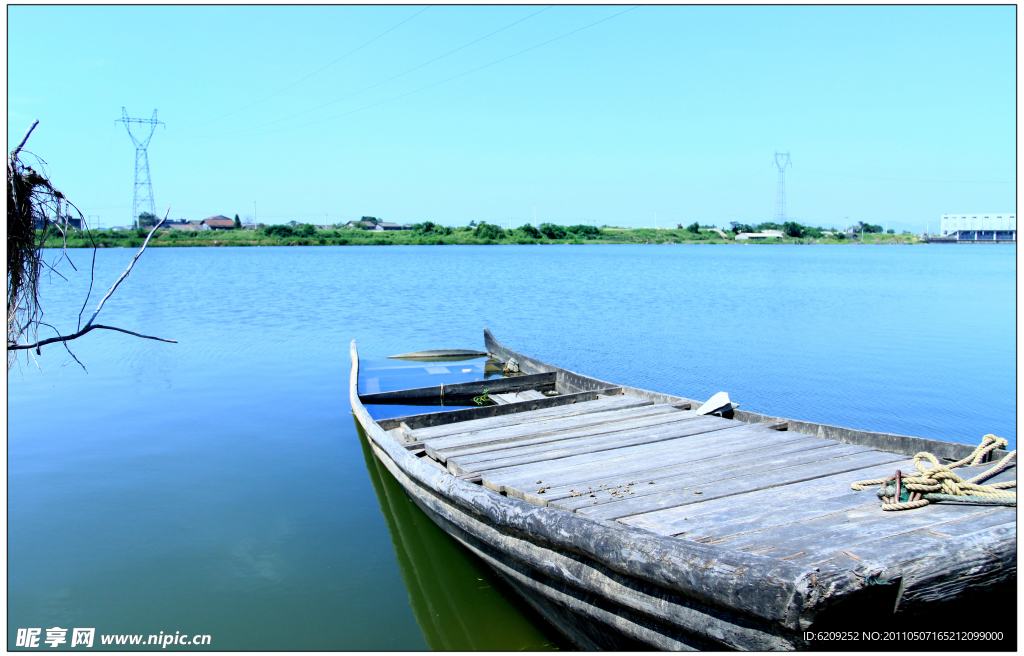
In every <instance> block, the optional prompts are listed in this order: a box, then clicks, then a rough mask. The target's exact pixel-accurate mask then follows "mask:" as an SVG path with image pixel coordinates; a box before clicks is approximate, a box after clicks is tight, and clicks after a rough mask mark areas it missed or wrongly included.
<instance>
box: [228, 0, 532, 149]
mask: <svg viewBox="0 0 1024 656" xmlns="http://www.w3.org/2000/svg"><path fill="white" fill-rule="evenodd" d="M548 9H551V5H548V6H547V7H544V8H543V9H541V10H540V11H537V12H534V13H532V14H530V15H529V16H526V17H524V18H520V19H519V20H517V21H515V22H513V23H509V24H508V25H506V26H505V27H502V28H500V29H497V30H494V31H493V32H491V33H490V34H487V35H485V36H482V37H480V38H479V39H475V40H473V41H470V42H469V43H467V44H465V45H462V46H459V47H458V48H456V49H454V50H450V51H448V52H446V53H445V54H443V55H439V56H437V57H434V58H433V59H431V60H430V61H427V62H424V63H422V64H419V65H418V66H413V67H412V68H410V69H409V70H407V71H403V72H402V73H399V74H398V75H393V76H391V77H389V78H388V79H386V80H382V81H380V82H377V83H376V84H371V85H370V86H368V87H363V88H362V89H360V90H359V91H353V92H352V93H350V94H348V95H347V96H342V97H341V98H335V99H334V100H331V101H329V102H326V103H324V104H322V105H319V106H317V107H313V108H311V109H307V110H305V111H301V112H299V113H298V114H292V115H291V116H287V117H285V118H279V119H277V120H276V121H270V122H269V123H264V124H263V125H255V126H252V127H248V128H242V129H241V130H236V131H234V132H224V133H221V134H220V135H215V136H226V135H231V134H239V133H241V132H248V131H249V130H259V129H260V128H265V127H269V126H271V125H276V124H277V123H281V122H282V121H290V120H291V119H293V118H298V117H299V116H302V115H304V114H308V113H310V112H315V111H316V110H318V109H323V108H324V107H328V106H330V105H333V104H335V103H338V102H341V101H342V100H347V99H349V98H351V97H352V96H357V95H359V94H361V93H363V92H364V91H369V90H370V89H374V88H376V87H379V86H380V85H382V84H387V83H388V82H391V81H392V80H395V79H398V78H400V77H402V76H403V75H406V74H408V73H412V72H413V71H415V70H418V69H421V68H423V67H424V66H427V65H428V64H433V63H434V62H436V61H437V60H439V59H444V58H445V57H447V56H448V55H453V54H455V53H456V52H458V51H460V50H464V49H466V48H468V47H469V46H471V45H473V44H475V43H480V42H481V41H483V40H484V39H489V38H490V37H492V36H494V35H495V34H497V33H499V32H504V31H505V30H507V29H509V28H510V27H514V26H516V25H518V24H519V23H522V22H523V21H525V20H529V19H530V18H533V17H534V16H536V15H537V14H540V13H542V12H545V11H547V10H548Z"/></svg>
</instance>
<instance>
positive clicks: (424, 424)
mask: <svg viewBox="0 0 1024 656" xmlns="http://www.w3.org/2000/svg"><path fill="white" fill-rule="evenodd" d="M621 394H622V390H621V389H616V388H612V389H608V390H605V391H604V392H603V393H601V392H582V393H580V394H563V395H561V396H552V397H550V398H547V399H537V400H536V401H523V402H522V403H509V404H508V405H503V406H502V405H487V406H482V407H473V408H459V409H458V410H444V411H441V412H427V413H423V414H419V415H407V416H404V417H392V418H387V419H379V420H377V425H378V426H380V427H381V428H383V429H384V430H390V429H392V428H395V427H396V426H398V425H399V424H400V423H402V422H405V423H406V424H408V425H409V426H410V427H411V428H412V429H414V430H422V429H424V428H428V427H436V428H438V429H439V431H440V434H443V433H444V432H445V431H446V430H447V429H445V428H443V427H444V426H447V425H448V424H455V423H459V422H470V421H478V420H480V419H486V418H491V417H506V418H507V416H508V415H518V414H519V413H526V412H537V411H542V410H556V409H558V408H561V409H562V410H565V408H563V407H562V406H570V405H573V406H575V405H576V404H580V403H587V402H592V401H597V400H602V401H608V400H610V399H608V398H607V397H618V399H623V398H625V397H622V396H621ZM617 403H618V405H612V407H622V405H623V404H629V403H635V401H634V400H629V401H622V400H618V401H617ZM570 411H571V410H570ZM590 411H591V410H590V408H589V407H588V409H586V410H583V411H582V412H590ZM510 421H511V423H516V422H517V421H523V419H520V418H515V419H511V420H510ZM416 439H418V440H422V439H423V438H422V437H417V438H416Z"/></svg>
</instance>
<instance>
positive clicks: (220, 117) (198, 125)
mask: <svg viewBox="0 0 1024 656" xmlns="http://www.w3.org/2000/svg"><path fill="white" fill-rule="evenodd" d="M431 6H432V5H427V6H426V7H424V8H423V9H421V10H419V11H418V12H416V13H415V14H413V15H412V16H410V17H408V18H406V19H405V20H403V21H402V22H400V23H399V24H398V25H395V26H394V27H391V28H389V29H387V30H384V31H383V32H381V33H380V34H378V35H377V36H375V37H373V38H372V39H370V40H369V41H367V42H366V43H364V44H363V45H361V46H359V47H357V48H354V49H352V50H350V51H348V52H347V53H345V54H344V55H342V56H341V57H338V58H337V59H335V60H334V61H332V62H331V63H330V64H327V65H326V66H323V67H321V68H318V69H317V70H315V71H313V72H312V73H310V74H309V75H307V76H305V77H303V78H300V79H298V80H296V81H295V82H292V83H291V84H289V85H288V86H286V87H282V88H280V89H278V90H277V91H275V92H274V93H272V94H270V95H269V96H265V97H263V98H260V99H259V100H257V101H256V102H253V103H249V104H248V105H246V106H245V107H241V108H239V109H236V110H234V111H232V112H228V113H227V114H224V115H223V116H218V117H217V118H212V119H210V120H209V121H204V122H202V123H196V124H195V125H190V126H188V127H185V128H181V130H191V129H192V128H197V127H200V126H203V125H207V124H209V123H213V122H214V121H219V120H221V119H222V118H227V117H228V116H233V115H234V114H237V113H238V112H241V111H244V110H246V109H249V108H250V107H253V106H255V105H258V104H260V103H261V102H263V101H264V100H269V99H271V98H273V97H274V96H276V95H277V94H279V93H281V92H282V91H287V90H288V89H291V88H292V87H294V86H295V85H296V84H299V83H300V82H304V81H306V80H308V79H309V78H311V77H313V76H314V75H316V74H317V73H320V72H321V71H324V70H326V69H328V68H330V67H331V66H334V65H335V64H337V63H338V62H340V61H341V60H342V59H345V58H346V57H348V56H349V55H353V54H355V53H356V52H358V51H360V50H362V49H363V48H365V47H366V46H368V45H370V44H371V43H373V42H374V41H376V40H377V39H380V38H381V37H383V36H384V35H386V34H388V33H389V32H393V31H395V30H397V29H398V28H399V27H401V26H402V25H405V24H406V23H408V22H409V21H411V20H412V19H414V18H416V17H417V16H419V15H420V14H422V13H423V12H425V11H426V10H428V9H430V7H431Z"/></svg>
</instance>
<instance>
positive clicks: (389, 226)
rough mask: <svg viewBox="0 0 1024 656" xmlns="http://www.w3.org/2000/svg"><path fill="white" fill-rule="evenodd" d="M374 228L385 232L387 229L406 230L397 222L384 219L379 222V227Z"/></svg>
mask: <svg viewBox="0 0 1024 656" xmlns="http://www.w3.org/2000/svg"><path fill="white" fill-rule="evenodd" d="M374 230H376V231H377V232H384V231H385V230H405V228H403V227H402V226H401V225H399V224H397V223H386V222H383V221H382V222H380V223H378V224H377V227H376V228H374Z"/></svg>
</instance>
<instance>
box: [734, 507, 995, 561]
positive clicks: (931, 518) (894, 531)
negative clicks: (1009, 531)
mask: <svg viewBox="0 0 1024 656" xmlns="http://www.w3.org/2000/svg"><path fill="white" fill-rule="evenodd" d="M990 508H991V507H990V506H982V507H979V506H968V505H959V504H948V505H945V504H932V505H928V506H925V507H924V508H918V509H916V510H913V511H902V512H887V511H885V510H882V509H881V507H880V504H878V503H869V504H865V505H861V506H857V507H856V508H850V509H847V510H843V511H840V512H835V513H831V514H829V515H825V516H822V517H815V518H813V519H808V520H805V521H798V522H793V523H790V524H784V525H781V526H773V527H769V528H766V529H762V530H759V531H754V532H750V533H743V534H739V535H734V536H732V537H729V538H724V539H722V540H716V541H715V542H714V544H715V545H716V546H717V545H725V546H726V547H727V548H731V549H736V550H738V551H758V552H759V553H764V554H766V555H769V556H778V557H787V556H793V555H794V554H797V553H800V552H803V553H804V554H805V555H808V556H810V557H811V559H817V556H816V554H818V555H820V554H823V553H825V552H832V551H835V550H836V549H850V548H852V547H854V546H856V545H858V544H860V543H862V542H868V541H871V540H877V539H883V538H887V537H890V536H893V535H898V534H900V533H906V532H908V531H912V530H914V529H919V528H927V527H930V526H933V525H935V524H938V523H940V522H945V521H950V520H954V519H962V518H968V517H970V516H972V515H977V514H979V513H987V512H992V511H991V510H990ZM1000 510H1004V511H1006V510H1007V509H1000ZM1004 516H1005V517H1006V518H1007V520H1006V521H1009V519H1011V518H1012V517H1013V516H1014V512H1013V511H1012V510H1010V511H1009V512H1004ZM766 548H771V550H770V551H764V549H766Z"/></svg>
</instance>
